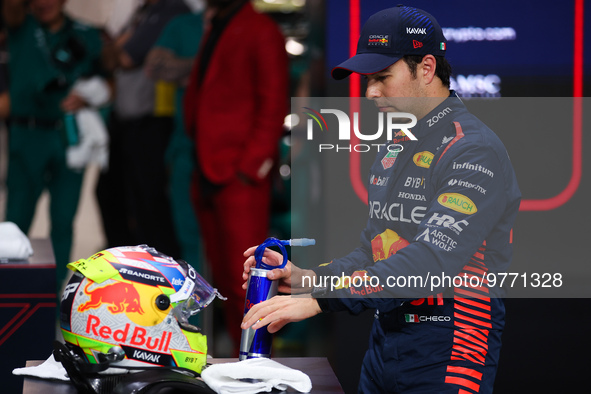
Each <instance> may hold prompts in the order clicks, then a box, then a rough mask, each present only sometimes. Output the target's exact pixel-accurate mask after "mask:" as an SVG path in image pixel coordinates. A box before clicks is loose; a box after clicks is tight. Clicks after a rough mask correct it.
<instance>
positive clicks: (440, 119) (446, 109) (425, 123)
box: [411, 90, 466, 140]
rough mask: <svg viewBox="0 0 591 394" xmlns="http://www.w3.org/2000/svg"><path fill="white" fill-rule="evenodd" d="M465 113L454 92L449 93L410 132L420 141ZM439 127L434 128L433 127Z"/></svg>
mask: <svg viewBox="0 0 591 394" xmlns="http://www.w3.org/2000/svg"><path fill="white" fill-rule="evenodd" d="M464 111H466V106H465V105H464V103H463V102H462V100H461V99H460V98H459V97H458V95H457V93H456V92H455V91H454V90H450V91H449V96H448V97H447V98H446V99H445V100H444V101H443V102H441V104H439V105H438V106H437V107H435V108H434V109H433V110H431V112H429V113H428V114H427V115H425V116H424V117H423V118H421V119H420V120H419V121H418V122H417V125H416V126H415V127H414V128H413V129H412V130H411V131H412V133H413V134H414V135H415V136H416V137H417V138H418V139H419V140H420V137H421V136H422V137H425V136H427V135H428V134H430V133H432V132H433V131H436V130H438V129H440V127H441V126H442V125H444V124H449V123H450V122H451V121H452V119H453V118H455V117H456V116H457V115H458V114H459V113H460V112H464ZM436 125H437V126H439V127H435V126H436Z"/></svg>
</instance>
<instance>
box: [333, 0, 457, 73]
mask: <svg viewBox="0 0 591 394" xmlns="http://www.w3.org/2000/svg"><path fill="white" fill-rule="evenodd" d="M446 45H447V40H446V39H445V37H444V35H443V31H442V30H441V26H439V23H437V20H435V18H434V17H433V16H432V15H431V14H429V13H427V12H425V11H423V10H419V9H418V8H413V7H406V6H403V5H398V6H396V7H393V8H388V9H386V10H382V11H380V12H378V13H375V14H373V15H372V16H371V17H370V18H369V19H368V20H367V22H366V23H365V25H364V26H363V29H362V30H361V37H359V42H358V43H357V54H356V55H355V56H353V57H352V58H350V59H348V60H345V61H344V62H343V63H341V64H339V65H338V66H336V67H335V68H333V69H332V73H331V74H332V77H333V78H334V79H343V78H346V77H348V76H349V75H350V74H351V73H353V72H354V73H358V74H373V73H377V72H379V71H382V70H385V69H386V68H388V67H390V66H391V65H392V64H394V63H396V62H397V61H398V60H399V59H400V58H402V57H403V56H404V55H429V54H430V55H434V56H445V49H446Z"/></svg>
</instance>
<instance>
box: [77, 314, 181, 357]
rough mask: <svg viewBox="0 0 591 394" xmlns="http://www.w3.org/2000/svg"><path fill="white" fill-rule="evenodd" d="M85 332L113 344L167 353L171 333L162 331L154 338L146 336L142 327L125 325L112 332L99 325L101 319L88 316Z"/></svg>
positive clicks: (145, 331)
mask: <svg viewBox="0 0 591 394" xmlns="http://www.w3.org/2000/svg"><path fill="white" fill-rule="evenodd" d="M85 332H86V333H87V334H89V335H94V336H95V337H97V338H102V339H103V340H110V339H112V340H113V341H115V342H118V343H121V344H125V345H130V346H135V347H146V348H147V349H149V350H153V351H158V352H163V353H167V352H168V347H169V346H170V339H171V338H172V332H170V331H163V332H162V334H161V335H160V336H159V337H158V338H156V337H151V336H149V335H147V333H148V331H147V330H146V329H145V328H143V327H138V326H133V329H132V325H131V324H129V323H126V324H125V326H124V327H123V328H122V329H120V330H113V329H112V328H111V327H109V326H108V325H103V324H101V319H100V317H98V316H94V315H92V314H91V315H88V320H87V321H86V330H85Z"/></svg>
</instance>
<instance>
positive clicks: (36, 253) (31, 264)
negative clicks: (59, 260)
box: [0, 238, 55, 269]
mask: <svg viewBox="0 0 591 394" xmlns="http://www.w3.org/2000/svg"><path fill="white" fill-rule="evenodd" d="M31 246H32V247H33V255H32V256H31V257H29V258H28V259H27V260H19V261H14V260H9V261H8V262H5V263H0V268H37V269H38V268H55V257H54V256H53V247H52V245H51V240H50V239H49V238H33V239H31Z"/></svg>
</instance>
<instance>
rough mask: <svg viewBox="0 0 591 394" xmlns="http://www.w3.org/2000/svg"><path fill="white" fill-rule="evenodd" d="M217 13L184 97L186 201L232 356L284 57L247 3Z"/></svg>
mask: <svg viewBox="0 0 591 394" xmlns="http://www.w3.org/2000/svg"><path fill="white" fill-rule="evenodd" d="M208 6H209V7H212V8H215V9H217V12H216V14H215V16H214V17H213V18H212V20H211V24H210V26H209V29H208V31H207V33H206V36H205V39H204V41H203V42H202V44H201V48H200V50H199V53H198V54H197V61H196V62H195V65H194V67H193V70H192V73H191V78H190V82H189V86H188V87H187V91H186V93H185V99H184V106H185V121H186V125H187V130H188V132H189V134H190V135H191V137H193V138H194V141H195V153H196V167H197V170H196V175H195V179H194V182H193V201H194V205H195V209H196V212H197V216H198V219H199V223H200V226H201V229H202V234H203V240H204V244H205V245H204V246H205V253H206V257H207V260H208V262H209V264H210V267H211V271H212V274H213V282H214V284H215V286H216V287H217V288H219V289H220V292H221V293H222V294H224V295H225V296H227V297H228V301H227V302H226V303H225V304H226V305H225V306H224V307H225V314H224V315H225V321H226V327H227V329H228V332H229V334H230V336H231V338H232V340H233V342H234V343H233V349H235V350H236V354H237V352H238V346H239V343H240V334H241V330H240V323H241V321H242V315H243V313H244V296H245V294H244V291H243V290H242V288H241V285H242V280H241V277H240V272H241V270H242V263H243V257H242V252H243V251H244V250H245V249H246V248H248V247H249V246H250V245H254V244H258V243H260V242H262V241H263V240H264V239H265V238H266V237H267V236H268V230H269V218H270V203H271V201H270V200H271V179H270V171H271V169H272V167H273V165H274V163H275V161H276V156H277V154H278V152H277V147H278V141H279V138H280V137H281V134H282V125H283V120H284V118H285V115H286V114H287V111H288V98H289V97H288V95H289V93H288V89H289V77H288V58H287V53H286V51H285V39H284V37H283V35H282V34H281V32H280V30H279V28H278V26H277V25H276V24H275V23H274V22H273V21H272V19H271V18H269V17H268V16H266V15H263V14H259V13H257V12H256V11H255V10H254V9H253V7H252V5H251V3H250V1H247V0H208Z"/></svg>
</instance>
